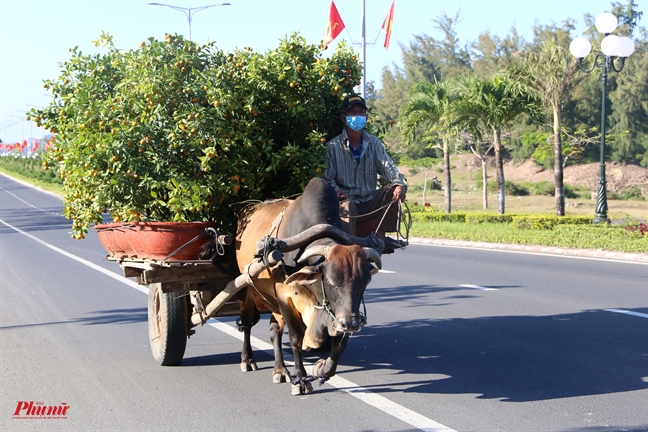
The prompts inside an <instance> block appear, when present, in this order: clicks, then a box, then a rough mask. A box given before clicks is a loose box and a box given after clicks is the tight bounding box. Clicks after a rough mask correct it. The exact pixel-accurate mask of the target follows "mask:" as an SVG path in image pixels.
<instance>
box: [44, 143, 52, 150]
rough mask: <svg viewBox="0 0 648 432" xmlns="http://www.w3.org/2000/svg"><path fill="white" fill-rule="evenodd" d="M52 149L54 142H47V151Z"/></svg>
mask: <svg viewBox="0 0 648 432" xmlns="http://www.w3.org/2000/svg"><path fill="white" fill-rule="evenodd" d="M50 147H52V141H47V143H46V144H45V150H49V149H50Z"/></svg>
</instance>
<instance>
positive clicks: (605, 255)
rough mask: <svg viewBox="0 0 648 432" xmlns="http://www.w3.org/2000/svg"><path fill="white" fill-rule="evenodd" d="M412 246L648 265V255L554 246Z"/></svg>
mask: <svg viewBox="0 0 648 432" xmlns="http://www.w3.org/2000/svg"><path fill="white" fill-rule="evenodd" d="M409 242H410V244H423V245H435V246H449V247H463V248H475V249H489V250H498V251H510V252H526V253H535V254H544V255H557V256H567V257H577V258H593V259H603V260H611V261H623V262H633V263H641V264H648V254H641V253H626V252H610V251H605V250H600V249H598V250H597V249H570V248H560V247H553V246H535V245H521V244H506V243H486V242H472V241H464V240H447V239H436V238H419V237H410V239H409Z"/></svg>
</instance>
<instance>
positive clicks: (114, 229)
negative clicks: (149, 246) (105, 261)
mask: <svg viewBox="0 0 648 432" xmlns="http://www.w3.org/2000/svg"><path fill="white" fill-rule="evenodd" d="M94 228H95V229H96V230H97V235H98V236H99V241H100V242H101V244H102V245H103V247H104V248H105V249H106V250H107V251H108V252H109V253H110V256H112V257H116V258H123V257H128V256H133V255H135V251H134V250H133V249H132V248H131V246H130V243H129V242H128V239H127V238H126V233H127V229H126V228H124V224H120V223H110V224H99V225H95V227H94Z"/></svg>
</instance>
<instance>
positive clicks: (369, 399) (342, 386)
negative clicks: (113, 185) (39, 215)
mask: <svg viewBox="0 0 648 432" xmlns="http://www.w3.org/2000/svg"><path fill="white" fill-rule="evenodd" d="M0 223H2V224H3V225H5V226H7V227H8V228H11V229H12V230H14V231H16V232H18V233H20V234H22V235H24V236H27V237H29V238H30V239H32V240H34V241H36V242H38V243H39V244H41V245H43V246H45V247H47V248H50V249H52V250H53V251H55V252H58V253H60V254H62V255H65V256H66V257H68V258H72V259H73V260H75V261H77V262H79V263H81V264H83V265H86V266H88V267H90V268H92V269H93V270H97V271H99V272H101V273H103V274H105V275H106V276H109V277H111V278H113V279H116V280H118V281H119V282H121V283H124V284H126V285H128V286H129V287H131V288H135V289H136V290H138V291H140V292H142V293H144V294H147V295H148V289H147V288H142V287H141V286H139V285H138V284H136V283H135V282H133V281H131V280H129V279H126V278H125V277H122V276H120V275H118V274H116V273H113V272H111V271H109V270H106V269H105V268H103V267H100V266H98V265H96V264H94V263H91V262H90V261H87V260H84V259H83V258H79V257H78V256H76V255H73V254H71V253H69V252H66V251H64V250H63V249H60V248H58V247H56V246H54V245H52V244H49V243H47V242H45V241H43V240H41V239H39V238H38V237H35V236H33V235H31V234H29V233H27V232H25V231H23V230H21V229H19V228H16V227H14V226H13V225H10V224H8V223H7V222H5V221H4V220H2V219H0ZM209 325H211V326H212V327H214V328H217V329H218V330H220V331H222V332H224V333H226V334H228V335H230V336H232V337H235V338H237V339H239V340H243V337H242V335H241V334H240V333H239V332H238V330H236V329H235V328H233V327H232V326H230V325H228V324H225V323H223V322H221V321H218V320H216V319H211V320H209ZM251 339H252V340H251V342H252V345H253V346H254V348H256V349H257V350H262V351H266V352H268V353H269V354H270V355H271V356H273V357H274V352H273V349H272V345H270V344H269V343H267V342H265V341H263V340H261V339H258V338H256V337H254V336H252V337H251ZM310 367H312V365H310ZM310 372H311V373H312V370H311V371H310ZM327 383H328V384H330V385H332V386H333V387H335V388H337V389H338V390H341V391H343V392H346V393H348V394H349V395H351V396H353V397H355V398H357V399H360V400H361V401H362V402H364V403H366V404H368V405H371V406H373V407H375V408H377V409H379V410H381V411H382V412H384V413H386V414H389V415H391V416H393V417H395V418H397V419H399V420H401V421H403V422H405V423H407V424H409V425H411V426H413V427H415V428H417V429H419V430H422V431H428V432H441V431H443V432H454V429H450V428H449V427H447V426H444V425H442V424H441V423H437V422H435V421H434V420H432V419H429V418H427V417H425V416H423V415H421V414H419V413H417V412H414V411H412V410H410V409H408V408H406V407H404V406H402V405H400V404H397V403H396V402H392V401H390V400H389V399H387V398H386V397H384V396H381V395H378V394H376V393H374V392H372V391H371V390H368V389H366V388H364V387H361V386H359V385H357V384H355V383H353V382H351V381H349V380H347V379H344V378H341V377H339V376H334V377H332V378H331V379H330V380H328V381H327Z"/></svg>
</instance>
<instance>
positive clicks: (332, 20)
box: [322, 2, 344, 48]
mask: <svg viewBox="0 0 648 432" xmlns="http://www.w3.org/2000/svg"><path fill="white" fill-rule="evenodd" d="M342 30H344V22H343V21H342V17H341V16H340V13H339V12H338V10H337V8H336V7H335V3H334V2H331V11H330V12H329V19H328V24H326V33H325V34H324V40H323V41H322V48H323V47H325V46H327V45H328V44H330V43H331V42H333V39H335V38H336V37H338V35H339V34H340V33H342Z"/></svg>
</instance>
